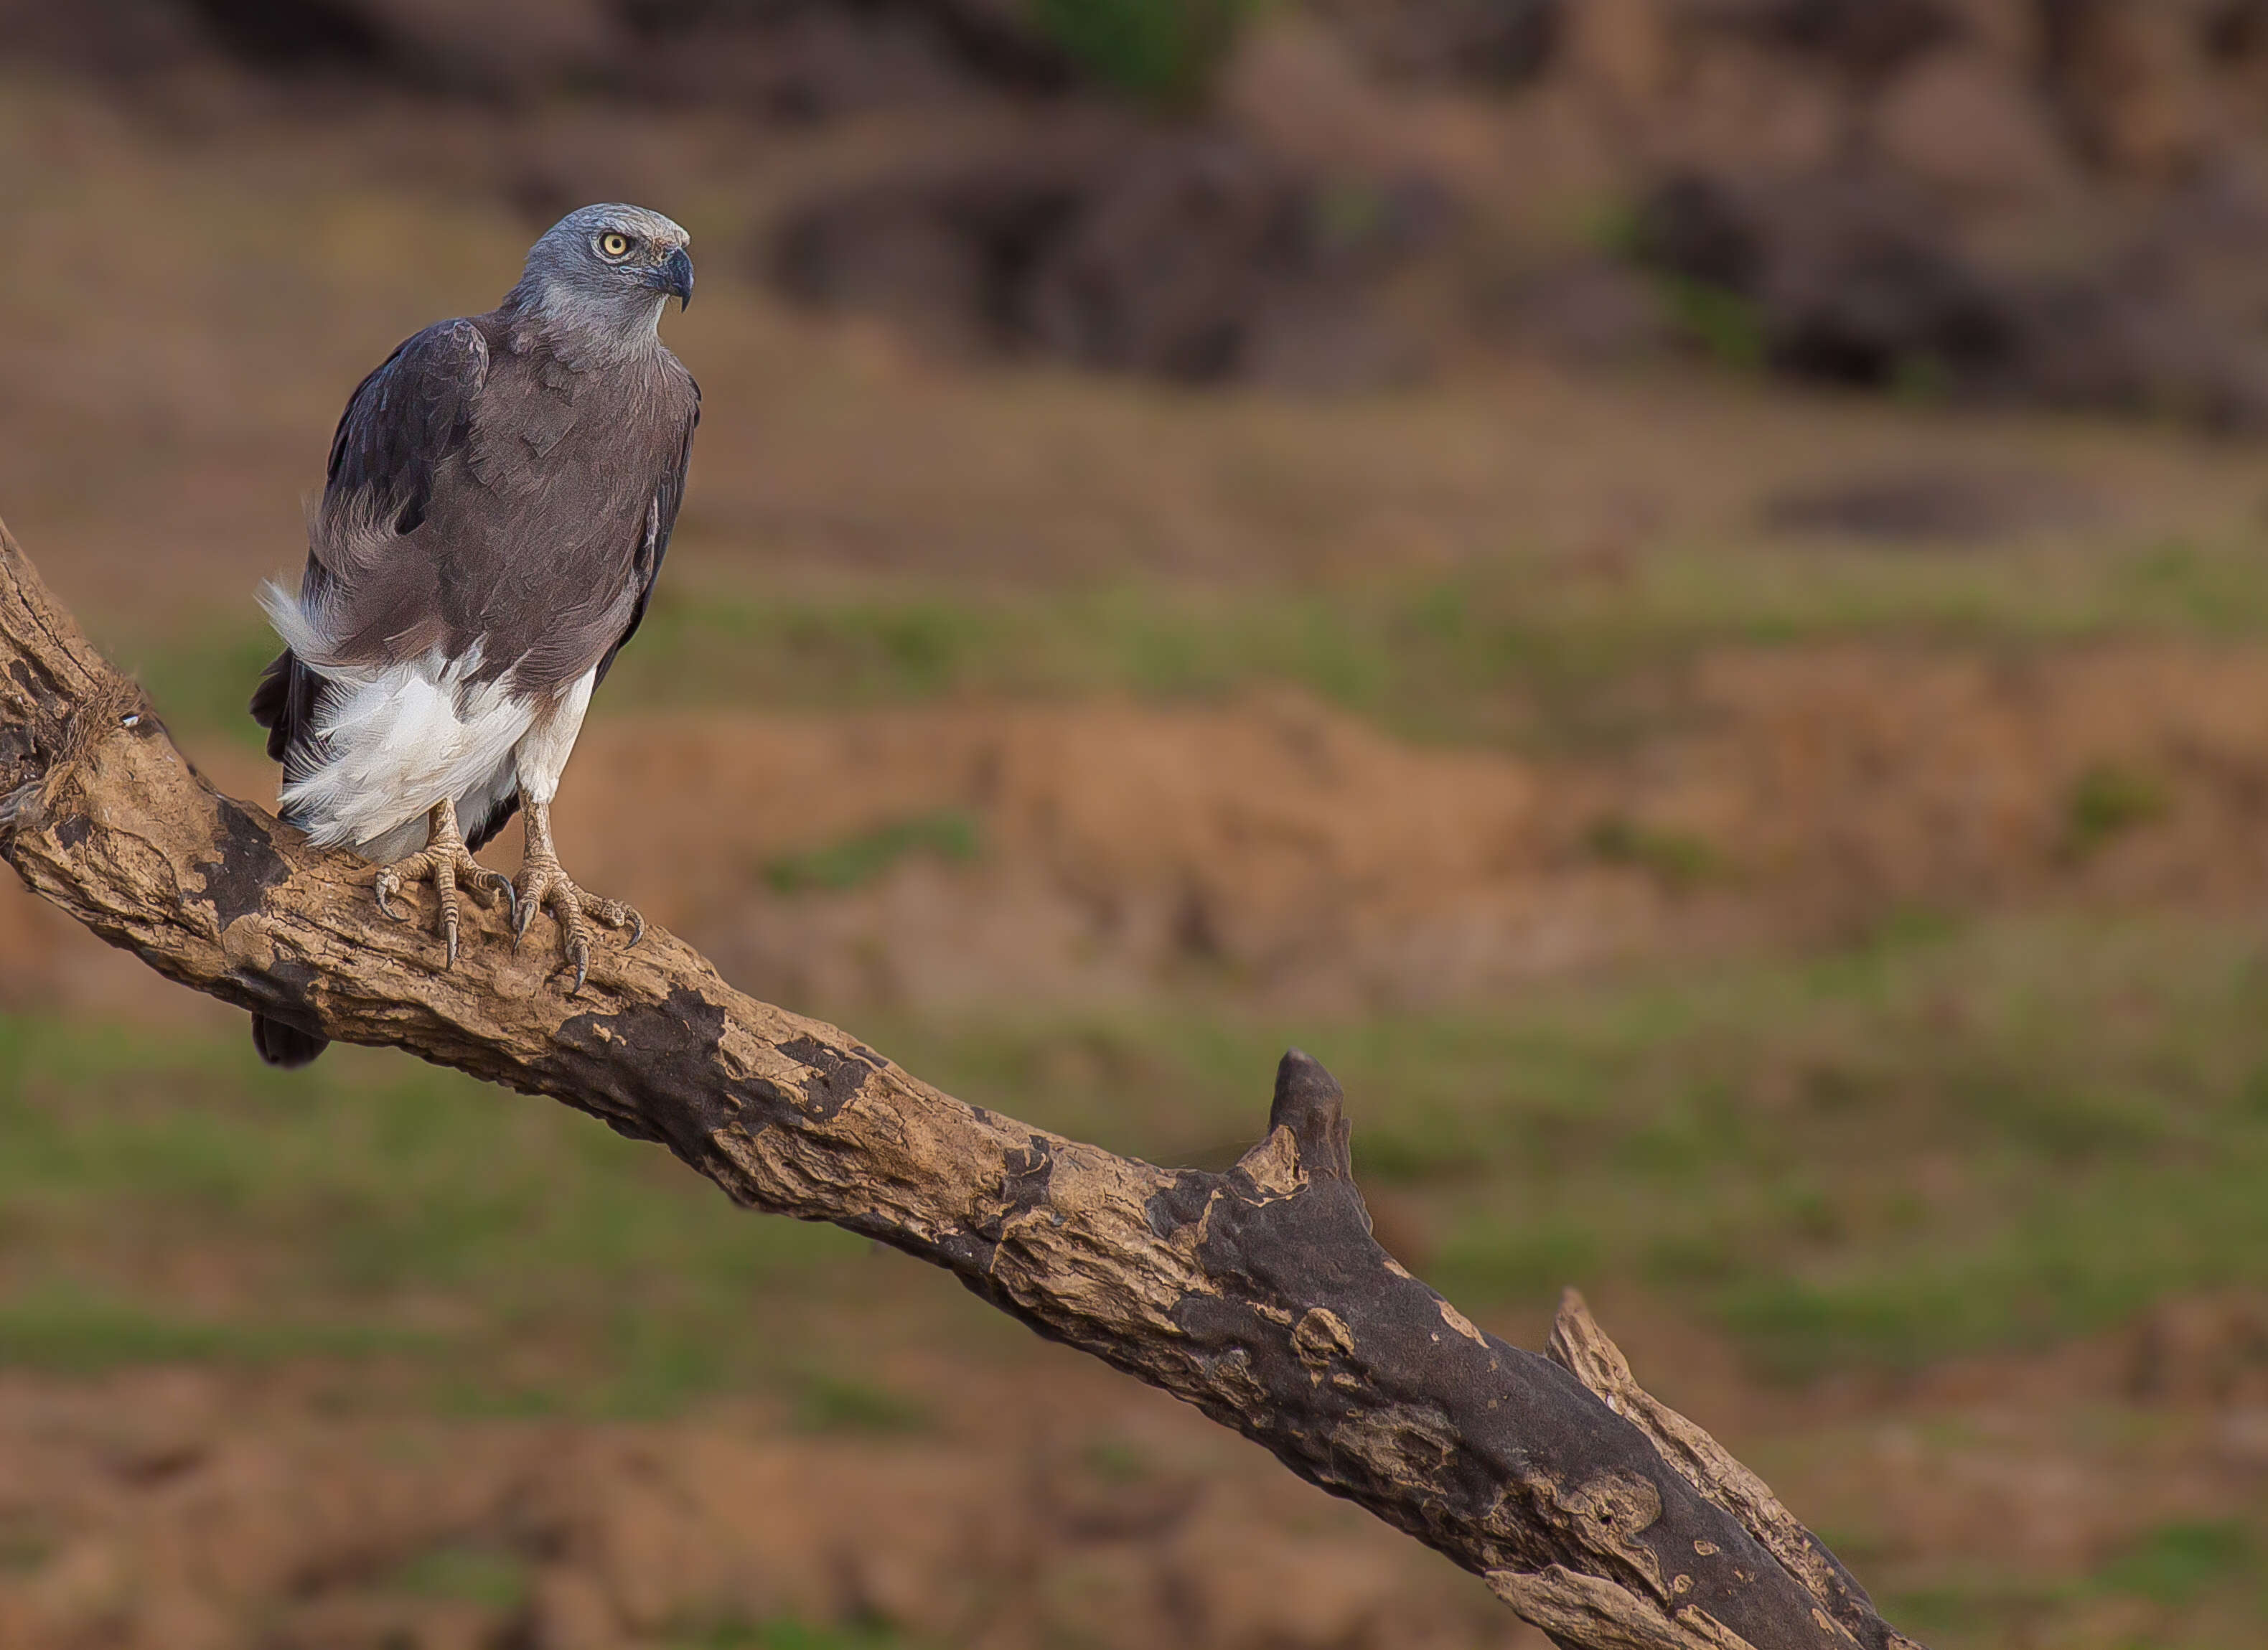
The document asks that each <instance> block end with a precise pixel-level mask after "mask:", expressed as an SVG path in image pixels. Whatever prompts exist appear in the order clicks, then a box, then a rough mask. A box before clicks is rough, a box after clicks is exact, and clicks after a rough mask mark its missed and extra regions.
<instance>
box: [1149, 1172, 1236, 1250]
mask: <svg viewBox="0 0 2268 1650" xmlns="http://www.w3.org/2000/svg"><path fill="white" fill-rule="evenodd" d="M1219 1183H1220V1176H1219V1175H1207V1174H1205V1173H1204V1172H1203V1171H1202V1170H1199V1169H1194V1168H1185V1169H1183V1170H1182V1172H1181V1173H1180V1174H1178V1175H1175V1176H1174V1178H1173V1182H1172V1183H1171V1184H1169V1185H1167V1186H1166V1187H1164V1188H1163V1189H1162V1190H1159V1191H1156V1192H1153V1193H1152V1194H1151V1197H1150V1201H1149V1202H1148V1203H1147V1204H1145V1205H1144V1206H1145V1209H1146V1211H1147V1212H1148V1214H1149V1217H1150V1230H1151V1231H1152V1232H1154V1233H1156V1234H1158V1235H1159V1236H1160V1237H1161V1238H1162V1237H1171V1236H1173V1235H1174V1234H1175V1233H1176V1232H1178V1231H1180V1230H1181V1229H1182V1227H1183V1226H1194V1225H1196V1224H1197V1221H1198V1220H1200V1219H1203V1218H1204V1212H1205V1204H1207V1203H1209V1202H1211V1199H1212V1194H1213V1189H1214V1188H1215V1187H1216V1186H1218V1185H1219Z"/></svg>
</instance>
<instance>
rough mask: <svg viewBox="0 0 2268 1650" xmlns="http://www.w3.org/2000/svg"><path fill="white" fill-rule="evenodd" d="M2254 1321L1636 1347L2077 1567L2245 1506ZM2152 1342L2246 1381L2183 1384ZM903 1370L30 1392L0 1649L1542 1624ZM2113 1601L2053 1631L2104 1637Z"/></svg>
mask: <svg viewBox="0 0 2268 1650" xmlns="http://www.w3.org/2000/svg"><path fill="white" fill-rule="evenodd" d="M924 1281H927V1280H925V1279H924ZM972 1309H973V1308H972ZM2263 1322H2268V1302H2264V1301H2263V1300H2259V1299H2257V1298H2251V1297H2245V1298H2221V1299H2199V1300H2189V1301H2183V1302H2176V1303H2172V1304H2170V1305H2169V1306H2167V1307H2161V1308H2160V1309H2159V1310H2158V1311H2157V1312H2156V1313H2155V1314H2154V1315H2152V1317H2151V1318H2150V1319H2149V1320H2147V1321H2146V1322H2143V1323H2141V1324H2139V1325H2138V1326H2136V1327H2135V1328H2134V1329H2133V1330H2130V1331H2127V1332H2124V1333H2122V1334H2120V1335H2117V1336H2113V1337H2106V1338H2104V1339H2102V1340H2101V1341H2099V1342H2095V1343H2090V1344H2082V1345H2079V1346H2075V1347H2072V1348H2068V1349H2066V1350H2065V1351H2063V1352H2058V1353H2057V1354H2054V1355H2052V1356H2048V1357H2041V1358H2030V1359H2016V1358H2009V1359H1995V1360H1992V1361H1989V1362H1977V1363H1971V1364H1965V1365H1957V1366H1949V1367H1947V1368H1943V1369H1940V1370H1939V1371H1937V1372H1935V1373H1933V1374H1932V1375H1930V1376H1929V1377H1927V1378H1926V1381H1924V1382H1923V1383H1922V1384H1921V1385H1919V1386H1918V1387H1914V1388H1909V1389H1906V1390H1904V1391H1885V1390H1881V1389H1869V1390H1855V1389H1854V1390H1849V1391H1837V1390H1834V1389H1826V1390H1823V1391H1821V1392H1818V1393H1815V1394H1812V1395H1810V1396H1803V1397H1797V1396H1790V1395H1787V1394H1784V1393H1778V1394H1774V1393H1764V1392H1759V1391H1756V1390H1755V1389H1750V1388H1747V1387H1745V1386H1743V1385H1742V1384H1740V1383H1739V1382H1738V1381H1737V1380H1736V1379H1734V1378H1733V1377H1731V1376H1730V1375H1729V1373H1728V1372H1729V1369H1730V1364H1729V1360H1728V1359H1727V1358H1726V1356H1725V1354H1724V1352H1723V1349H1722V1348H1721V1347H1719V1346H1716V1345H1714V1344H1710V1343H1706V1342H1704V1341H1697V1337H1695V1336H1694V1334H1693V1332H1692V1331H1691V1330H1685V1329H1678V1328H1674V1327H1667V1326H1662V1327H1654V1328H1650V1327H1649V1326H1647V1325H1646V1324H1645V1323H1644V1322H1642V1321H1638V1322H1632V1323H1631V1327H1632V1329H1634V1330H1637V1331H1638V1333H1637V1334H1636V1335H1634V1336H1633V1337H1631V1344H1632V1345H1633V1347H1634V1349H1635V1355H1636V1356H1637V1357H1638V1361H1639V1365H1640V1367H1641V1369H1644V1368H1646V1367H1647V1366H1649V1365H1651V1366H1656V1367H1659V1368H1661V1369H1662V1370H1663V1371H1664V1372H1665V1373H1668V1372H1674V1379H1673V1380H1672V1381H1671V1382H1670V1383H1668V1388H1667V1389H1668V1392H1669V1395H1670V1396H1673V1397H1674V1398H1675V1399H1676V1400H1677V1401H1679V1402H1680V1403H1684V1404H1685V1405H1687V1406H1688V1407H1690V1408H1692V1409H1694V1410H1695V1411H1698V1412H1700V1413H1704V1414H1706V1415H1708V1416H1709V1417H1710V1418H1711V1420H1712V1423H1713V1424H1715V1425H1718V1427H1719V1430H1720V1431H1721V1432H1722V1433H1724V1435H1725V1436H1726V1437H1727V1439H1728V1440H1729V1441H1731V1442H1733V1443H1734V1444H1735V1445H1736V1446H1737V1447H1740V1448H1741V1450H1742V1453H1743V1454H1744V1455H1747V1456H1749V1458H1750V1459H1751V1460H1753V1461H1755V1462H1756V1464H1758V1465H1759V1466H1760V1467H1762V1468H1763V1469H1764V1470H1765V1471H1767V1472H1768V1473H1770V1474H1771V1477H1773V1479H1774V1480H1775V1483H1776V1487H1778V1489H1779V1490H1780V1491H1781V1492H1782V1493H1783V1494H1784V1495H1786V1497H1787V1499H1789V1500H1790V1502H1791V1503H1792V1504H1793V1506H1796V1507H1797V1508H1798V1510H1799V1511H1800V1512H1801V1513H1802V1514H1804V1515H1805V1516H1807V1517H1808V1518H1809V1519H1811V1520H1813V1521H1815V1523H1817V1524H1818V1525H1819V1526H1820V1527H1821V1528H1826V1529H1829V1530H1830V1531H1831V1532H1833V1534H1834V1536H1835V1538H1836V1539H1837V1542H1838V1543H1841V1544H1843V1545H1844V1546H1845V1548H1846V1550H1847V1551H1849V1553H1850V1556H1852V1558H1859V1559H1861V1560H1862V1561H1863V1567H1864V1568H1865V1569H1866V1570H1867V1572H1868V1573H1869V1575H1870V1577H1872V1578H1873V1579H1874V1580H1875V1581H1876V1584H1877V1586H1878V1587H1882V1588H1884V1589H1885V1590H1889V1589H1894V1588H1896V1587H1898V1586H1899V1585H1901V1577H1904V1576H1908V1575H1912V1574H1915V1573H1941V1572H1942V1571H1943V1569H1944V1567H1945V1566H1946V1565H1948V1563H1949V1562H1957V1561H1960V1560H1963V1559H1966V1560H1970V1561H1974V1562H1977V1563H1983V1564H1987V1565H1992V1566H1995V1567H1996V1568H1997V1569H1998V1570H1999V1572H2001V1573H2008V1574H2013V1575H2020V1576H2021V1575H2033V1576H2039V1577H2044V1578H2053V1577H2058V1576H2062V1577H2070V1576H2073V1575H2084V1574H2086V1573H2088V1572H2089V1570H2090V1567H2092V1566H2095V1565H2100V1564H2101V1563H2102V1560H2103V1559H2104V1558H2105V1557H2106V1556H2107V1555H2110V1554H2112V1553H2114V1552H2116V1551H2118V1550H2119V1549H2120V1548H2121V1547H2122V1546H2124V1545H2126V1544H2128V1543H2132V1541H2133V1540H2134V1539H2135V1538H2136V1536H2138V1535H2139V1533H2141V1532H2145V1531H2147V1530H2149V1529H2152V1528H2158V1527H2161V1526H2162V1525H2164V1524H2167V1523H2169V1522H2171V1521H2181V1520H2190V1521H2196V1520H2209V1519H2214V1518H2226V1517H2228V1516H2229V1515H2230V1514H2232V1513H2241V1512H2242V1509H2243V1508H2245V1507H2246V1506H2250V1505H2252V1498H2254V1497H2256V1496H2257V1490H2258V1485H2259V1484H2260V1481H2261V1479H2262V1477H2263V1475H2264V1474H2268V1354H2264V1349H2263V1345H2262V1343H2261V1340H2260V1337H2259V1334H2258V1330H2259V1328H2260V1325H2261V1324H2262V1323H2263ZM1511 1327H1512V1326H1506V1328H1508V1329H1509V1328H1511ZM1520 1328H1521V1330H1532V1329H1534V1328H1535V1326H1533V1325H1522V1326H1520ZM2176 1343H2178V1345H2176ZM2169 1351H2170V1352H2172V1353H2173V1359H2172V1361H2173V1362H2174V1363H2177V1364H2180V1365H2182V1366H2185V1367H2186V1366H2191V1365H2198V1366H2203V1367H2205V1368H2207V1369H2210V1370H2218V1371H2220V1372H2222V1374H2225V1375H2226V1376H2227V1377H2228V1378H2226V1379H2222V1378H2220V1377H2218V1376H2216V1377H2214V1378H2213V1380H2212V1381H2209V1382H2208V1384H2206V1385H2204V1386H2198V1387H2196V1388H2195V1389H2191V1388H2190V1387H2187V1386H2183V1385H2180V1384H2179V1383H2178V1382H2177V1383H2176V1386H2174V1387H2168V1386H2166V1385H2164V1384H2163V1383H2162V1381H2161V1372H2162V1371H2163V1370H2164V1369H2165V1368H2166V1367H2167V1366H2168V1363H2169ZM892 1373H893V1374H895V1375H899V1376H903V1377H905V1378H907V1379H909V1380H910V1381H917V1382H918V1383H919V1386H920V1389H921V1390H922V1391H923V1392H924V1398H925V1401H927V1402H932V1403H933V1407H934V1409H935V1411H936V1412H937V1414H938V1424H937V1425H936V1426H935V1427H934V1429H933V1430H932V1431H929V1432H925V1433H922V1434H920V1435H917V1436H907V1435H891V1436H887V1437H859V1436H851V1435H843V1434H819V1435H814V1434H808V1433H798V1432H796V1431H794V1430H793V1429H792V1427H790V1426H788V1425H785V1424H784V1420H783V1418H782V1417H781V1416H779V1415H778V1414H777V1413H775V1412H772V1411H767V1410H764V1409H762V1408H760V1407H753V1406H740V1407H733V1408H726V1409H718V1410H711V1411H707V1412H705V1413H703V1414H701V1415H699V1416H696V1417H694V1418H689V1419H687V1420H685V1421H682V1422H678V1423H673V1424H666V1425H633V1424H627V1423H624V1424H579V1425H570V1424H564V1423H543V1422H513V1421H455V1422H451V1421H444V1420H435V1419H431V1418H423V1417H414V1416H402V1415H398V1414H394V1413H392V1412H390V1411H387V1410H386V1409H385V1407H384V1405H383V1404H382V1403H380V1404H379V1406H378V1407H377V1408H376V1409H373V1408H372V1404H371V1403H370V1402H369V1399H370V1396H371V1394H370V1393H369V1392H368V1391H366V1390H365V1391H363V1392H361V1393H360V1394H359V1396H357V1389H356V1387H355V1385H354V1384H353V1381H352V1379H351V1378H349V1379H346V1380H343V1381H342V1379H341V1378H340V1377H339V1376H337V1375H336V1374H326V1373H325V1372H323V1371H320V1370H302V1371H299V1372H297V1373H294V1374H276V1375H252V1374H228V1373H226V1372H216V1371H190V1370H180V1371H169V1372H155V1373H147V1374H124V1375H119V1376H115V1377H112V1378H108V1379H106V1380H103V1381H81V1382H73V1383H69V1384H64V1383H60V1382H55V1381H41V1380H35V1379H31V1378H27V1377H22V1376H11V1377H9V1378H7V1379H6V1380H5V1381H0V1643H5V1644H8V1645H11V1646H18V1645H21V1646H27V1650H28V1647H31V1646H37V1647H38V1650H80V1647H81V1646H87V1647H92V1646H102V1647H103V1650H207V1647H208V1646H210V1650H224V1647H232V1646H247V1645H259V1646H276V1650H284V1647H285V1646H306V1650H362V1647H365V1646H367V1650H380V1647H381V1646H389V1647H394V1650H472V1647H474V1646H483V1647H491V1646H532V1647H536V1650H607V1647H612V1646H659V1645H663V1644H666V1643H671V1642H677V1643H683V1642H687V1641H689V1640H692V1641H700V1640H699V1638H698V1636H699V1635H700V1634H702V1633H704V1632H713V1631H716V1630H717V1629H718V1628H719V1627H720V1626H725V1625H729V1624H735V1623H738V1624H754V1623H759V1622H765V1621H777V1620H783V1619H793V1620H801V1621H803V1622H806V1623H812V1624H841V1623H856V1622H860V1621H884V1622H887V1623H889V1624H893V1625H894V1626H895V1627H896V1628H898V1629H900V1630H902V1631H903V1632H906V1633H907V1634H908V1635H909V1637H911V1638H912V1639H915V1640H917V1641H921V1642H931V1643H951V1644H966V1645H976V1646H997V1647H998V1650H1014V1647H1017V1646H1043V1645H1050V1644H1064V1643H1079V1644H1087V1645H1094V1646H1107V1647H1110V1650H1116V1647H1119V1646H1123V1647H1124V1650H1138V1647H1139V1650H1147V1647H1149V1646H1157V1645H1161V1644H1185V1645H1189V1646H1223V1647H1227V1646H1238V1647H1240V1650H1241V1647H1244V1646H1251V1647H1253V1650H1260V1647H1261V1646H1267V1647H1270V1650H1308V1647H1310V1646H1312V1647H1314V1650H1326V1647H1327V1646H1328V1647H1334V1650H1370V1647H1372V1646H1376V1647H1377V1650H1387V1647H1388V1646H1393V1647H1394V1650H1401V1647H1402V1646H1421V1647H1425V1646H1442V1647H1444V1650H1446V1647H1447V1646H1452V1645H1455V1646H1479V1645H1502V1646H1507V1650H1510V1647H1512V1646H1519V1647H1520V1650H1532V1647H1535V1646H1540V1645H1541V1643H1542V1641H1541V1639H1538V1638H1536V1637H1535V1636H1534V1635H1532V1634H1530V1633H1528V1632H1527V1631H1526V1630H1525V1629H1523V1628H1521V1626H1520V1625H1519V1624H1517V1623H1516V1622H1513V1620H1512V1619H1511V1618H1510V1617H1507V1616H1506V1615H1505V1614H1504V1612H1503V1611H1502V1610H1501V1609H1499V1607H1498V1606H1497V1605H1496V1604H1495V1603H1494V1602H1493V1601H1492V1600H1491V1599H1490V1598H1489V1597H1488V1595H1486V1594H1485V1593H1484V1591H1483V1590H1482V1589H1481V1588H1480V1587H1479V1586H1478V1585H1477V1584H1476V1583H1475V1582H1472V1581H1471V1580H1469V1578H1466V1577H1463V1576H1461V1575H1459V1574H1458V1573H1455V1572H1454V1571H1453V1570H1451V1569H1450V1568H1449V1567H1448V1566H1447V1565H1446V1564H1445V1563H1443V1562H1442V1561H1440V1559H1438V1558H1433V1557H1432V1556H1431V1555H1429V1554H1426V1553H1425V1552H1423V1551H1420V1550H1419V1549H1418V1548H1416V1547H1415V1546H1413V1545H1412V1544H1411V1543H1409V1542H1408V1541H1407V1540H1406V1539H1405V1538H1403V1536H1399V1535H1396V1534H1395V1533H1393V1532H1391V1531H1389V1530H1388V1529H1386V1528H1384V1527H1382V1526H1380V1525H1378V1524H1375V1523H1373V1522H1372V1521H1369V1520H1367V1519H1366V1518H1364V1517H1363V1516H1362V1515H1360V1514H1358V1513H1356V1512H1354V1511H1353V1510H1352V1509H1351V1508H1348V1507H1346V1506H1343V1505H1341V1504H1338V1503H1336V1502H1331V1501H1329V1500H1327V1499H1324V1498H1323V1497H1322V1496H1321V1495H1320V1494H1319V1493H1318V1492H1314V1491H1313V1490H1310V1489H1308V1488H1307V1486H1305V1485H1302V1484H1299V1483H1298V1482H1297V1481H1295V1480H1294V1479H1292V1477H1290V1476H1289V1475H1287V1474H1285V1473H1284V1472H1283V1471H1281V1470H1279V1469H1278V1468H1277V1467H1276V1466H1275V1465H1274V1464H1273V1463H1272V1462H1269V1461H1268V1460H1267V1459H1266V1458H1265V1457H1264V1456H1263V1455H1261V1454H1260V1453H1259V1452H1258V1451H1256V1450H1254V1449H1252V1448H1250V1447H1248V1446H1245V1445H1243V1444H1241V1442H1239V1441H1238V1440H1234V1439H1233V1438H1231V1437H1229V1436H1228V1435H1227V1434H1226V1433H1220V1432H1219V1431H1218V1430H1217V1429H1215V1428H1212V1427H1211V1426H1210V1425H1207V1424H1206V1423H1204V1422H1203V1421H1202V1420H1200V1419H1198V1418H1197V1417H1196V1416H1195V1415H1193V1414H1191V1413H1189V1411H1184V1410H1182V1409H1181V1408H1179V1407H1178V1406H1176V1405H1175V1404H1173V1403H1170V1402H1169V1401H1167V1400H1166V1399H1164V1398H1162V1397H1160V1396H1158V1395H1155V1394H1151V1393H1147V1392H1144V1391H1142V1390H1140V1389H1133V1388H1130V1387H1129V1386H1127V1384H1126V1383H1125V1382H1124V1381H1122V1380H1120V1379H1119V1378H1118V1377H1116V1376H1114V1375H1111V1374H1108V1373H1107V1372H1104V1371H1101V1370H1100V1369H1094V1368H1090V1367H1088V1366H1086V1365H1084V1364H1083V1363H1080V1362H1079V1361H1078V1360H1076V1359H1074V1358H1073V1357H1072V1356H1071V1354H1069V1353H1066V1352H1058V1351H1056V1350H1054V1349H1047V1348H1039V1347H1034V1348H1032V1349H1030V1350H1029V1351H1028V1352H1027V1353H1025V1354H1023V1355H1021V1356H1018V1357H1015V1358H1013V1359H1010V1360H1008V1361H1007V1362H1006V1363H1005V1364H1003V1363H998V1362H985V1361H969V1360H962V1361H955V1360H953V1359H949V1358H944V1357H939V1356H938V1355H936V1354H929V1355H926V1356H925V1358H924V1362H923V1365H922V1366H921V1367H920V1368H918V1369H910V1368H909V1369H908V1370H902V1371H893V1372H892ZM365 1384H367V1383H365ZM2122 1612H2124V1613H2122ZM2128 1614H2131V1612H2130V1611H2127V1610H2126V1607H2125V1606H2124V1605H2122V1604H2121V1603H2120V1602H2118V1601H2117V1600H2116V1599H2104V1600H2101V1601H2098V1602H2095V1604H2093V1605H2091V1606H2080V1607H2078V1608H2076V1609H2066V1610H2065V1611H2064V1612H2063V1613H2061V1614H2059V1615H2058V1616H2057V1617H2055V1621H2056V1624H2057V1625H2058V1626H2060V1627H2062V1628H2064V1629H2066V1631H2068V1630H2073V1629H2080V1628H2081V1627H2082V1626H2083V1627H2084V1629H2085V1631H2083V1632H2080V1637H2079V1638H2078V1639H2065V1640H2063V1641H2064V1642H2084V1643H2087V1644H2095V1643H2098V1642H2100V1643H2106V1644H2107V1643H2110V1642H2114V1641H2115V1639H2116V1633H2117V1630H2118V1629H2119V1627H2120V1625H2121V1624H2122V1622H2125V1621H2126V1616H2127V1615H2128ZM2128 1625H2130V1626H2132V1625H2135V1624H2133V1623H2129V1624H2128ZM2022 1641H2024V1642H2030V1640H2029V1639H2026V1640H2022Z"/></svg>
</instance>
